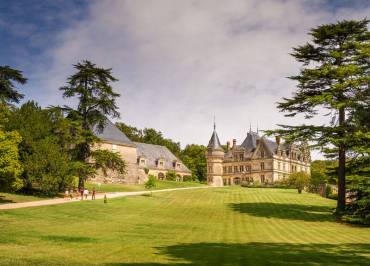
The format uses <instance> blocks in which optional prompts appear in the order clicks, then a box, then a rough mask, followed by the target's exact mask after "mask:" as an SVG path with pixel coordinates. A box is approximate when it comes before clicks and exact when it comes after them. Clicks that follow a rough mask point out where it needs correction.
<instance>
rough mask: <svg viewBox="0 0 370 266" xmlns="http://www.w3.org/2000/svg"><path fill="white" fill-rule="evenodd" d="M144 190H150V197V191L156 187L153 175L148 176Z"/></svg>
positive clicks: (155, 179)
mask: <svg viewBox="0 0 370 266" xmlns="http://www.w3.org/2000/svg"><path fill="white" fill-rule="evenodd" d="M144 186H145V188H146V189H149V190H150V194H151V195H152V191H151V190H152V189H153V188H155V187H156V186H157V178H156V177H155V176H154V175H149V177H148V181H146V182H145V184H144Z"/></svg>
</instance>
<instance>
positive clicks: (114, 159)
mask: <svg viewBox="0 0 370 266" xmlns="http://www.w3.org/2000/svg"><path fill="white" fill-rule="evenodd" d="M91 157H92V158H93V159H94V167H95V168H96V169H101V170H102V172H103V174H104V175H105V176H107V170H108V169H110V170H113V171H117V172H119V173H120V174H125V173H126V162H125V161H124V160H122V158H121V155H120V154H119V153H117V152H111V151H108V150H95V151H93V152H92V153H91Z"/></svg>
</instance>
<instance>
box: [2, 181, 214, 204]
mask: <svg viewBox="0 0 370 266" xmlns="http://www.w3.org/2000/svg"><path fill="white" fill-rule="evenodd" d="M200 188H208V187H207V186H204V187H184V188H169V189H159V190H153V193H158V192H165V191H176V190H186V189H200ZM147 193H149V191H147V190H146V191H133V192H107V193H100V194H97V195H96V199H103V198H104V195H107V198H108V199H113V198H118V197H129V196H137V195H143V194H147ZM87 200H91V195H89V196H88V199H87ZM77 201H81V199H80V198H78V199H76V198H73V199H69V198H56V199H49V200H38V201H29V202H20V203H8V204H1V205H0V210H9V209H19V208H28V207H37V206H47V205H56V204H63V203H69V202H77Z"/></svg>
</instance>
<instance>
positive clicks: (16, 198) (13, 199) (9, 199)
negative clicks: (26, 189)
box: [0, 192, 47, 204]
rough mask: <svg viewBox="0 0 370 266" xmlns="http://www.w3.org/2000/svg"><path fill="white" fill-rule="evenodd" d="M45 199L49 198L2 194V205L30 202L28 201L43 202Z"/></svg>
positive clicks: (0, 193) (0, 197)
mask: <svg viewBox="0 0 370 266" xmlns="http://www.w3.org/2000/svg"><path fill="white" fill-rule="evenodd" d="M43 199H47V198H40V197H36V196H28V195H22V194H12V193H3V192H0V204H6V203H18V202H28V201H35V200H43Z"/></svg>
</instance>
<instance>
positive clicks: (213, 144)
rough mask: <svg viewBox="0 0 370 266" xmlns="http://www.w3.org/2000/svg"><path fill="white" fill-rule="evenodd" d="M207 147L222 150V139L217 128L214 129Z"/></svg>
mask: <svg viewBox="0 0 370 266" xmlns="http://www.w3.org/2000/svg"><path fill="white" fill-rule="evenodd" d="M207 147H208V149H211V150H222V147H221V143H220V139H219V138H218V136H217V132H216V130H214V131H213V133H212V136H211V139H210V140H209V142H208V146H207Z"/></svg>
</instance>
